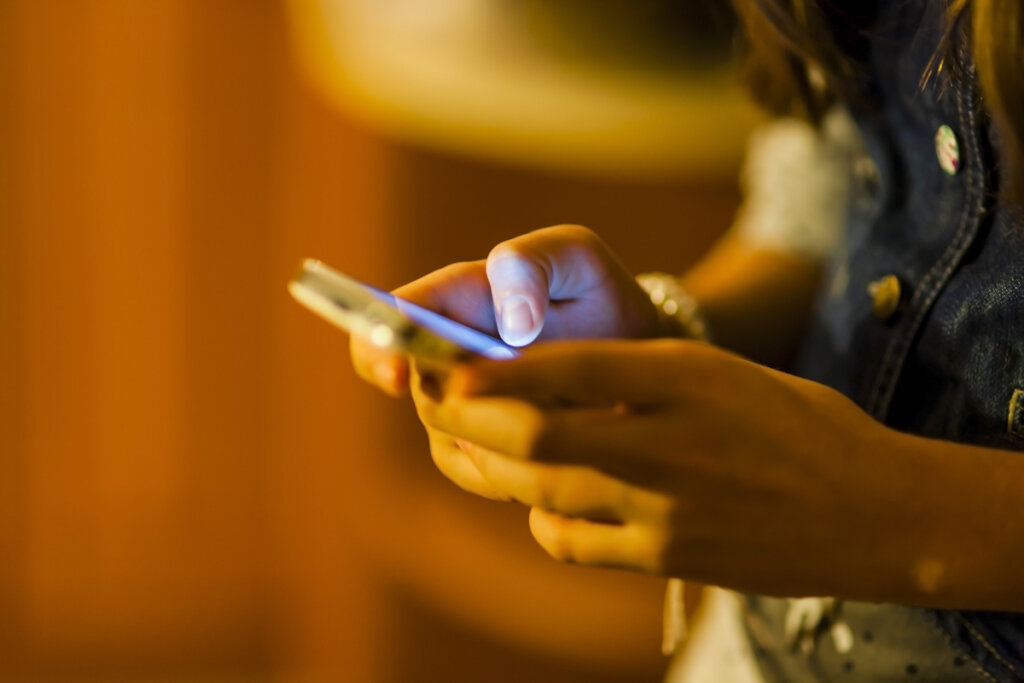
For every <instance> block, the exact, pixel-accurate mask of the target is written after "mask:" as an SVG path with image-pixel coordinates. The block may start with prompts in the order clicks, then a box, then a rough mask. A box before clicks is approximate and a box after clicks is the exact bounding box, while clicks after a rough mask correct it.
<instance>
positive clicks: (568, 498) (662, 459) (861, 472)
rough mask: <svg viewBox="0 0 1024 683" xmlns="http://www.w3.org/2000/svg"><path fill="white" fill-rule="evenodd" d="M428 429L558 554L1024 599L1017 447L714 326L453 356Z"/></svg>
mask: <svg viewBox="0 0 1024 683" xmlns="http://www.w3.org/2000/svg"><path fill="white" fill-rule="evenodd" d="M414 397H415V398H416V402H417V407H418V409H419V411H420V417H421V419H422V420H423V421H424V423H425V424H427V425H428V428H430V429H433V430H436V431H438V432H441V433H444V434H446V435H448V438H450V439H452V442H453V443H456V444H458V445H457V448H458V450H459V452H460V453H462V454H464V455H465V456H468V457H469V459H470V460H471V461H472V462H473V464H474V465H475V467H476V470H477V471H478V472H479V473H480V476H482V478H483V479H484V480H485V481H486V482H487V483H488V484H489V486H490V487H491V490H492V491H493V492H495V493H496V494H497V495H496V497H499V498H506V499H510V500H515V501H518V502H521V503H523V504H525V505H528V506H530V507H532V508H533V510H532V511H531V530H532V531H533V534H534V537H535V538H536V539H537V541H538V542H539V543H540V544H541V545H542V546H543V547H544V548H545V549H546V550H547V551H548V552H549V553H550V554H551V555H553V556H554V557H556V558H557V559H560V560H563V561H568V562H572V563H575V564H583V565H591V566H614V567H621V568H627V569H632V570H635V571H641V572H647V573H655V574H662V575H667V576H678V577H682V578H687V579H695V580H697V581H701V582H704V583H710V584H714V585H720V586H724V587H728V588H734V589H737V590H742V591H746V592H752V593H758V594H762V595H776V596H790V597H793V596H807V595H832V596H836V597H840V598H844V599H857V600H865V601H877V602H893V603H901V604H908V605H918V606H925V607H936V608H956V609H983V610H986V609H991V610H1009V611H1021V612H1024V578H1022V575H1021V572H1020V567H1021V566H1022V564H1024V544H1022V543H1021V539H1022V538H1024V515H1021V514H1019V509H1020V503H1021V500H1024V458H1021V457H1020V454H1019V453H1014V452H1009V451H1000V450H994V449H987V448H981V447H976V446H966V445H962V444H956V443H950V442H944V441H938V440H933V439H925V438H921V437H916V436H911V435H907V434H904V433H901V432H897V431H896V430H893V429H890V428H888V427H886V426H884V425H882V424H880V423H878V422H876V421H874V420H873V419H871V418H870V417H869V416H868V415H867V414H866V413H864V412H863V411H862V410H861V409H860V408H859V407H857V406H856V405H855V404H853V403H852V402H851V401H849V399H847V398H846V397H844V396H842V395H841V394H840V393H838V392H836V391H834V390H832V389H830V388H828V387H825V386H822V385H820V384H816V383H814V382H810V381H807V380H803V379H800V378H797V377H793V376H791V375H787V374H785V373H781V372H778V371H774V370H771V369H768V368H766V367H764V366H761V365H757V364H755V363H752V362H750V361H747V360H745V359H742V358H739V357H737V356H735V355H733V354H730V353H727V352H725V351H722V350H720V349H717V348H714V347H711V346H709V345H707V344H703V343H695V342H688V341H679V340H654V341H644V342H637V341H627V342H623V341H586V342H583V341H572V342H559V343H554V344H549V345H545V346H544V347H539V348H537V349H535V350H533V351H532V352H528V353H526V354H524V355H523V357H522V358H520V359H516V360H513V361H508V362H505V363H492V362H483V363H477V364H473V365H467V366H464V367H460V368H459V369H457V370H456V371H455V373H454V374H453V376H452V377H451V378H450V379H449V382H448V384H447V386H446V390H445V392H444V395H443V396H442V397H441V400H437V399H435V398H433V397H431V396H429V395H425V394H424V393H423V392H422V391H420V390H419V388H418V387H415V386H414Z"/></svg>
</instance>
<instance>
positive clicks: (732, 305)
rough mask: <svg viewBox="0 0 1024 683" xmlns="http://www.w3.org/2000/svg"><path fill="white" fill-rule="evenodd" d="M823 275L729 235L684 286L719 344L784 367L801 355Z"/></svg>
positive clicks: (804, 262) (803, 261) (814, 266)
mask: <svg viewBox="0 0 1024 683" xmlns="http://www.w3.org/2000/svg"><path fill="white" fill-rule="evenodd" d="M820 273H821V267H820V265H819V264H818V263H816V262H814V261H811V260H809V259H807V258H805V257H803V256H799V255H796V254H787V253H783V252H780V251H771V250H767V249H762V248H757V247H754V246H751V245H749V244H746V243H745V242H743V241H742V238H740V237H738V236H737V235H736V234H735V233H729V234H727V235H726V236H725V237H724V238H722V240H721V241H720V242H719V243H718V244H717V245H716V246H715V247H714V249H712V251H711V252H710V253H709V254H708V255H707V256H706V257H705V258H704V259H703V260H702V261H701V262H700V263H698V264H697V265H696V266H695V267H694V268H692V269H691V270H690V271H689V272H688V273H687V274H686V275H684V276H683V279H682V284H683V286H684V287H685V288H686V289H687V290H688V291H689V292H690V294H692V295H693V296H694V298H695V299H696V300H697V303H698V304H699V306H700V309H701V313H702V314H703V315H704V317H705V319H706V320H707V322H708V324H709V326H710V329H711V331H712V335H713V337H714V341H715V343H716V344H718V345H719V346H722V347H723V348H727V349H730V350H733V351H736V352H737V353H740V354H743V355H745V356H747V357H749V358H751V359H753V360H756V361H758V362H761V363H765V364H767V365H772V366H775V367H779V366H783V365H785V363H786V362H787V361H788V360H790V359H791V357H792V355H793V353H794V352H795V350H796V347H797V345H798V343H799V339H800V336H801V334H802V332H803V328H804V324H805V322H806V319H807V314H808V311H809V310H810V306H811V302H812V299H813V296H814V292H815V291H816V288H817V285H818V281H819V278H820Z"/></svg>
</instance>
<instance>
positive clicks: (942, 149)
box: [935, 124, 960, 175]
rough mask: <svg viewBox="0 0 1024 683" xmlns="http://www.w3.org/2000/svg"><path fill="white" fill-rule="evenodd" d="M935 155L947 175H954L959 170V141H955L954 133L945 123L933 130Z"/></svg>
mask: <svg viewBox="0 0 1024 683" xmlns="http://www.w3.org/2000/svg"><path fill="white" fill-rule="evenodd" d="M935 156H937V157H938V158H939V166H940V167H941V168H942V170H943V171H945V172H946V173H947V174H948V175H956V172H957V171H959V170H960V143H959V142H957V139H956V133H954V132H953V129H952V128H950V127H949V126H947V125H946V124H942V125H941V126H939V129H938V130H937V131H935Z"/></svg>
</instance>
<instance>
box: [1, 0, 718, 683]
mask: <svg viewBox="0 0 1024 683" xmlns="http://www.w3.org/2000/svg"><path fill="white" fill-rule="evenodd" d="M295 12H296V10H295V9H294V7H292V8H291V9H289V6H283V5H280V4H278V3H275V2H256V1H253V0H214V1H210V0H165V1H160V0H143V1H138V0H77V1H75V2H71V1H68V2H37V1H35V0H2V1H0V97H2V102H0V435H2V436H0V465H2V469H0V680H2V681H79V680H81V681H264V680H268V681H269V680H282V681H293V680H294V681H356V682H359V681H372V682H374V683H376V682H380V683H392V682H406V681H427V682H429V681H456V682H457V681H481V680H488V681H496V682H503V681H527V680H528V681H562V682H566V681H569V682H571V681H608V682H612V681H644V680H649V681H655V680H659V677H660V672H661V671H662V670H663V669H664V667H665V662H664V660H663V659H662V657H661V655H660V654H659V652H658V646H659V643H660V635H659V634H660V609H661V593H662V590H663V586H664V583H663V581H662V580H658V579H654V578H647V577H636V576H629V575H626V574H623V573H616V572H607V571H596V570H585V569H580V568H574V567H565V566H560V565H558V564H556V563H555V562H553V561H551V560H549V558H547V556H546V555H545V554H544V553H543V551H541V550H540V549H539V548H536V547H535V546H534V545H533V543H532V540H531V539H530V536H529V532H528V529H527V526H526V511H525V510H523V509H521V508H517V507H514V506H505V505H498V504H495V503H492V502H488V501H482V500H476V499H474V498H472V497H471V496H469V495H468V494H465V493H463V492H461V491H459V490H457V489H456V488H455V487H454V486H452V485H450V484H449V483H448V482H447V481H445V480H444V479H443V478H442V477H441V476H440V475H439V474H438V473H436V471H435V470H434V469H433V466H432V465H431V462H430V458H429V453H428V452H427V448H426V441H425V438H424V437H423V436H422V434H421V432H420V429H419V426H418V423H417V422H416V420H415V415H414V413H413V411H412V409H411V407H410V406H409V405H408V404H406V403H404V402H400V401H392V400H389V399H386V398H385V397H383V396H380V395H378V394H376V393H375V392H373V391H372V390H370V389H369V388H368V387H366V386H364V385H361V384H360V383H359V382H358V381H357V380H356V378H355V376H354V374H353V372H352V371H351V369H350V368H349V366H348V360H347V343H346V339H345V337H344V336H343V335H342V334H341V333H339V332H338V331H336V330H334V329H332V328H330V327H329V326H328V325H326V324H324V323H323V322H321V321H319V320H317V319H315V318H314V317H313V316H312V315H310V314H309V313H307V312H305V311H304V310H302V309H300V308H299V307H298V306H296V305H295V304H294V303H293V302H291V301H290V300H289V299H288V297H287V294H286V291H285V283H286V281H287V279H288V277H289V276H290V274H291V272H292V270H293V269H294V268H295V266H296V265H297V264H298V262H299V260H300V258H302V257H305V256H315V257H317V258H320V259H323V260H325V261H327V262H328V263H331V264H333V265H335V266H337V267H338V268H340V269H342V270H344V271H347V272H349V273H351V274H352V275H354V276H356V277H360V278H362V279H366V280H368V281H370V282H373V283H375V284H378V285H380V286H383V287H394V286H397V285H399V284H401V283H402V282H405V281H407V280H409V279H412V278H414V277H417V276H419V275H421V274H423V273H425V272H428V271H429V270H432V269H434V268H436V267H439V266H442V265H444V264H446V263H448V262H451V261H455V260H463V259H471V258H481V257H483V256H484V255H486V253H487V251H488V250H489V249H490V247H491V246H493V245H494V244H495V243H496V242H498V241H500V240H502V239H505V238H508V237H511V236H513V235H515V234H518V233H521V232H525V231H527V230H530V229H533V228H537V227H542V226H544V225H550V224H555V223H560V222H574V223H583V224H587V225H590V226H591V227H593V228H595V229H596V230H598V231H599V232H600V233H601V234H602V235H603V236H605V238H606V239H607V241H608V242H609V243H610V244H611V245H612V247H613V248H615V249H616V250H617V251H618V252H619V253H620V254H621V256H622V258H623V260H624V261H625V263H626V264H627V265H628V266H629V267H631V268H633V269H634V270H636V271H640V270H655V269H660V270H682V269H683V268H684V267H685V266H686V265H687V264H688V263H691V262H692V261H693V260H694V259H696V258H697V257H698V256H699V254H700V253H701V252H702V251H703V250H704V249H706V248H707V246H708V245H709V244H710V242H711V241H712V240H713V239H714V237H715V236H716V235H717V234H718V233H719V232H720V231H721V230H722V229H723V228H724V227H725V226H726V225H727V224H728V222H729V220H730V217H731V214H732V211H733V209H734V206H735V203H736V200H737V190H736V187H735V182H734V180H733V178H734V175H735V174H734V170H735V169H734V165H735V156H736V155H735V154H734V153H733V152H731V151H730V152H728V153H724V152H723V154H724V157H723V161H722V162H721V164H719V166H718V167H716V169H717V170H716V171H715V172H714V173H707V174H702V173H700V172H696V173H682V172H676V171H675V170H671V169H670V170H662V171H660V172H659V173H646V174H642V175H637V176H636V177H631V176H630V175H629V174H628V173H619V174H609V173H606V172H594V173H588V172H587V171H586V170H585V169H579V170H573V169H571V168H567V167H566V168H556V167H553V166H545V165H544V164H537V165H535V166H531V165H530V164H529V162H528V160H525V161H524V160H522V159H520V160H515V161H512V160H508V159H501V158H487V157H486V155H474V154H472V153H469V152H467V151H466V150H446V149H445V147H444V145H443V144H426V143H425V142H423V143H421V142H418V141H417V140H416V139H414V138H411V137H408V138H407V137H403V136H402V135H400V134H398V133H396V132H395V130H394V129H393V128H389V127H386V126H380V127H375V126H374V125H373V117H372V113H370V114H367V113H366V112H365V111H362V110H360V109H359V108H358V107H355V106H354V107H353V108H352V109H351V110H346V107H345V106H344V103H343V102H341V101H340V100H339V97H338V96H337V94H336V93H334V94H332V93H331V92H330V91H329V89H325V88H324V87H323V85H322V81H323V78H322V77H321V78H319V80H318V77H316V76H315V75H314V76H313V77H310V75H309V68H308V65H307V66H303V63H304V62H303V61H302V60H301V59H300V57H299V56H298V55H300V54H304V52H303V51H304V49H305V48H304V46H302V45H298V46H297V45H296V42H297V41H298V42H299V43H301V41H302V32H301V31H297V30H296V29H295V26H296V21H298V20H297V19H296V18H295V14H294V13H295ZM306 20H308V17H306V19H304V21H306ZM300 23H301V22H300ZM297 36H298V37H297ZM304 59H305V58H304ZM321 67H322V68H323V69H326V70H330V69H331V68H334V67H333V66H332V65H331V64H322V65H321ZM318 83H319V85H318ZM360 111H362V113H360ZM730 134H734V135H735V133H730ZM723 169H724V170H723ZM638 228H642V234H643V238H642V239H641V238H638V235H639V234H640V233H639V232H638ZM667 254H668V255H671V260H670V261H669V262H666V255H667Z"/></svg>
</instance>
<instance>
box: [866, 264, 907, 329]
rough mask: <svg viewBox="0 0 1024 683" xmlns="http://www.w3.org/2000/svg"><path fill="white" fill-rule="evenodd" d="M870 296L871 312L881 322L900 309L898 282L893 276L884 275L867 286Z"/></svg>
mask: <svg viewBox="0 0 1024 683" xmlns="http://www.w3.org/2000/svg"><path fill="white" fill-rule="evenodd" d="M868 295H870V296H871V312H872V313H874V314H875V317H876V318H878V319H879V320H881V321H883V322H884V321H886V320H888V319H889V318H891V317H892V316H893V315H894V314H895V313H896V310H897V309H898V308H899V307H900V280H899V278H898V277H896V276H895V275H886V276H885V277H883V278H879V279H877V280H875V281H874V282H872V283H871V284H869V285H868Z"/></svg>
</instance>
